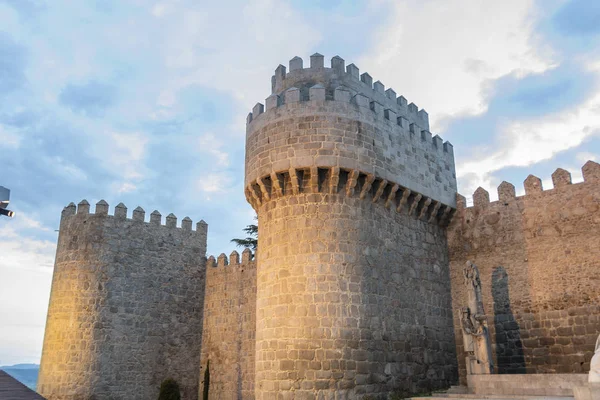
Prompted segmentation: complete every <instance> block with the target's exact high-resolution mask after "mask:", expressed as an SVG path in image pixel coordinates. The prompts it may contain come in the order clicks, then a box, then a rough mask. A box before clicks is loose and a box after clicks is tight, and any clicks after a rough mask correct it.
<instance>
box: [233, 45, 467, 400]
mask: <svg viewBox="0 0 600 400" xmlns="http://www.w3.org/2000/svg"><path fill="white" fill-rule="evenodd" d="M272 83H273V85H272V88H273V93H272V95H271V96H269V97H268V98H267V100H266V109H265V107H264V106H263V105H262V104H257V105H256V106H255V107H254V109H253V111H252V113H251V114H250V115H249V116H248V125H247V136H246V175H245V182H246V197H247V199H248V201H249V202H250V204H252V206H253V207H254V209H255V210H256V211H257V214H258V221H259V226H260V235H259V249H260V262H259V263H258V266H257V303H256V307H257V313H256V320H257V322H256V387H255V389H256V391H255V394H256V398H257V399H260V400H267V399H278V398H290V399H291V398H294V399H311V400H312V399H316V398H333V396H335V397H336V398H348V399H354V398H359V397H361V396H362V395H364V394H375V395H376V394H387V393H391V392H394V391H399V392H407V391H419V390H425V389H430V388H441V387H447V386H449V385H450V384H451V383H452V382H453V381H455V379H456V355H455V351H454V336H453V330H452V321H451V320H452V310H451V297H450V288H449V285H448V281H449V270H448V254H447V243H446V234H445V228H444V224H445V223H446V221H447V219H448V217H449V216H450V215H451V212H452V210H453V207H454V205H455V199H456V197H455V196H456V179H455V175H454V158H453V153H452V146H451V145H450V144H449V143H443V141H442V140H441V139H440V138H439V137H438V136H436V137H434V138H432V137H431V133H430V132H429V131H428V121H427V114H426V113H425V112H424V111H423V110H421V111H420V112H419V111H418V109H417V107H416V106H415V105H414V104H411V105H408V106H407V105H406V100H405V99H404V98H403V97H396V94H395V92H394V91H393V90H392V89H388V90H387V91H386V90H384V87H383V85H382V84H381V83H380V82H376V83H375V84H373V83H372V79H371V77H370V76H369V75H368V74H363V75H362V76H361V78H360V79H359V75H358V68H356V66H354V65H352V64H351V65H349V66H348V67H347V68H345V67H344V60H342V59H341V58H339V57H334V58H333V59H332V60H331V68H325V67H324V60H323V56H321V55H320V54H315V55H313V56H311V62H310V67H309V68H303V67H302V60H301V59H300V58H298V57H295V58H294V59H292V60H291V61H290V72H289V73H286V68H285V67H283V66H279V67H278V68H277V70H276V75H275V77H274V78H273V82H272ZM339 396H341V397H339Z"/></svg>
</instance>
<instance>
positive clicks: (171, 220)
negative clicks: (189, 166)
mask: <svg viewBox="0 0 600 400" xmlns="http://www.w3.org/2000/svg"><path fill="white" fill-rule="evenodd" d="M108 211H109V206H108V203H107V202H106V201H104V200H100V201H99V202H98V203H96V209H95V212H94V213H90V203H89V202H88V201H87V200H85V199H84V200H81V201H80V202H79V204H78V205H77V206H76V205H75V203H73V202H71V203H69V205H67V206H66V207H64V208H63V210H62V213H61V220H65V219H67V218H70V217H81V216H96V217H106V218H113V219H116V220H119V219H121V220H124V221H133V222H140V223H144V224H146V225H148V226H156V227H164V228H174V229H180V230H182V231H189V232H197V233H199V234H203V235H206V234H207V230H208V225H207V223H206V222H205V221H204V220H200V221H198V222H197V223H196V229H195V230H192V226H193V223H192V220H191V219H190V217H185V218H183V219H182V220H181V225H180V226H179V227H178V226H177V217H176V216H175V215H174V214H173V213H171V214H169V215H167V217H166V218H165V223H164V224H163V223H162V215H161V213H160V212H158V210H154V211H153V212H152V213H151V214H150V219H149V220H148V221H147V222H146V212H145V211H144V209H143V208H142V207H139V206H138V207H137V208H135V209H134V210H133V212H132V214H131V218H127V207H126V206H125V204H123V203H119V204H117V205H116V206H115V209H114V212H113V214H112V215H111V214H109V212H108Z"/></svg>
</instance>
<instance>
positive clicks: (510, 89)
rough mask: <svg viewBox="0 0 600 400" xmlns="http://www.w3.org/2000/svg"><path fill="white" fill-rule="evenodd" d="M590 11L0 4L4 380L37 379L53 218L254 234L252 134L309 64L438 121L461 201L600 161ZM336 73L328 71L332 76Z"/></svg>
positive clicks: (597, 5) (574, 0)
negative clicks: (138, 219) (389, 91)
mask: <svg viewBox="0 0 600 400" xmlns="http://www.w3.org/2000/svg"><path fill="white" fill-rule="evenodd" d="M599 20H600V2H598V1H597V0H570V1H567V0H541V1H533V0H505V1H501V2H500V1H494V0H489V1H487V0H486V1H481V0H443V1H442V0H365V1H360V2H359V1H350V0H328V1H326V2H324V1H317V0H310V1H307V0H250V1H246V2H244V1H236V0H222V1H218V2H215V1H205V0H194V1H192V0H171V1H156V0H127V1H126V0H96V1H94V0H87V1H83V0H82V1H66V0H52V1H41V0H0V171H2V175H0V185H3V186H6V187H8V188H10V189H11V203H10V207H9V208H10V209H12V210H13V211H15V212H16V216H15V218H12V219H9V218H5V217H3V218H1V219H0V365H10V364H14V363H24V362H39V359H40V356H41V348H42V340H43V333H44V325H45V318H46V312H47V307H48V299H49V294H50V285H51V278H52V270H53V264H54V255H55V251H56V239H57V235H58V233H57V231H56V230H57V229H58V225H59V221H60V212H61V210H62V208H63V207H64V206H65V205H67V204H68V203H70V202H75V203H78V202H79V201H81V200H82V199H87V200H88V201H89V202H90V203H91V204H92V210H93V208H94V206H93V204H95V203H96V202H98V201H99V200H100V199H105V200H106V201H107V202H108V203H109V204H110V212H111V213H112V212H113V210H114V206H115V205H117V204H118V203H119V202H123V203H124V204H125V205H126V206H127V207H128V208H129V211H128V213H129V216H131V212H132V210H133V209H134V208H136V207H137V206H141V207H142V208H143V209H144V210H146V214H147V215H146V218H149V214H150V213H151V212H152V211H153V210H155V209H157V210H159V211H160V212H161V213H162V215H163V219H164V216H166V215H167V214H169V213H174V214H175V215H176V216H177V217H178V218H179V220H181V219H182V218H183V217H185V216H189V217H190V218H192V220H193V221H194V222H196V221H198V220H200V219H204V220H205V221H206V222H207V223H208V225H209V239H208V253H209V254H215V255H218V254H220V253H222V252H224V253H226V254H229V253H230V252H231V251H232V250H234V246H233V244H232V243H230V242H229V241H230V239H231V238H233V237H240V236H243V232H242V229H243V228H244V227H245V226H246V225H247V224H250V223H252V221H253V215H254V213H253V211H252V209H251V207H250V206H249V205H248V204H247V203H246V201H245V198H244V194H243V174H244V141H245V117H246V115H247V113H248V112H249V110H250V109H251V108H252V106H253V105H254V104H255V103H256V102H263V103H264V99H265V98H266V97H267V96H268V95H269V94H270V82H271V75H272V74H273V71H274V70H275V68H276V67H277V65H279V64H283V65H286V66H287V63H288V61H289V59H291V58H293V57H294V56H296V55H297V56H300V57H302V58H303V59H304V60H305V65H307V63H308V59H309V56H310V54H313V53H315V52H319V53H321V54H324V55H325V57H326V58H327V59H330V58H331V57H333V56H335V55H339V56H341V57H342V58H344V59H345V60H346V64H350V63H355V64H356V65H357V66H358V67H359V68H360V70H361V73H362V72H369V73H370V75H371V76H373V77H374V80H381V81H382V82H383V83H384V84H385V85H386V87H392V88H394V89H395V91H396V92H397V93H398V94H399V95H400V94H402V95H404V96H405V97H406V98H407V99H408V101H409V102H414V103H415V104H417V105H418V106H419V107H420V108H424V109H426V110H427V112H428V113H429V118H430V122H431V131H432V132H433V133H434V134H439V135H440V136H441V137H442V138H443V139H444V140H448V141H450V142H451V143H452V144H453V145H454V152H455V158H456V172H457V177H458V189H459V192H460V193H462V194H463V195H465V196H466V197H467V198H469V197H470V196H471V195H472V193H473V192H474V191H475V189H476V188H477V187H479V186H481V187H483V188H485V189H486V190H488V191H489V192H490V197H491V198H492V200H495V199H497V193H496V188H497V186H498V185H499V184H500V183H501V182H502V181H503V180H506V181H508V182H511V183H513V184H514V185H515V186H516V189H517V194H518V195H521V194H523V193H524V190H523V181H524V180H525V178H526V177H527V176H528V175H529V174H534V175H536V176H538V177H540V178H541V179H542V181H543V186H544V189H549V188H552V182H551V174H552V172H554V170H555V169H556V168H558V167H560V168H564V169H566V170H568V171H570V172H571V173H572V176H573V181H574V182H578V181H581V180H582V177H581V166H583V164H584V163H585V162H586V161H587V160H595V161H600V24H598V22H597V21H599ZM327 62H328V61H327Z"/></svg>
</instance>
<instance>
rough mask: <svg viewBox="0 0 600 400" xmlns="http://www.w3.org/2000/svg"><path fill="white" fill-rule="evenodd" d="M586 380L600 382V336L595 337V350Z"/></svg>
mask: <svg viewBox="0 0 600 400" xmlns="http://www.w3.org/2000/svg"><path fill="white" fill-rule="evenodd" d="M588 382H590V383H600V336H598V339H596V350H595V351H594V355H593V356H592V360H591V361H590V374H589V376H588Z"/></svg>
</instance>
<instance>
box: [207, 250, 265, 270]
mask: <svg viewBox="0 0 600 400" xmlns="http://www.w3.org/2000/svg"><path fill="white" fill-rule="evenodd" d="M256 258H257V252H255V253H254V254H252V250H250V249H248V248H246V249H244V251H242V257H241V258H240V253H238V252H237V251H236V250H234V251H232V252H231V254H230V255H229V258H227V255H226V254H225V253H221V254H220V255H219V256H218V257H217V258H215V256H212V255H211V256H210V257H208V259H207V260H206V268H207V269H209V268H217V267H240V266H247V265H250V264H251V265H253V266H254V267H256V264H255V261H256Z"/></svg>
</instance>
